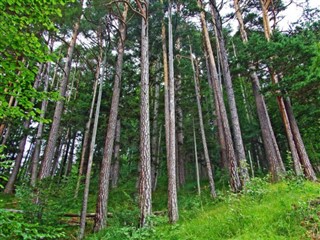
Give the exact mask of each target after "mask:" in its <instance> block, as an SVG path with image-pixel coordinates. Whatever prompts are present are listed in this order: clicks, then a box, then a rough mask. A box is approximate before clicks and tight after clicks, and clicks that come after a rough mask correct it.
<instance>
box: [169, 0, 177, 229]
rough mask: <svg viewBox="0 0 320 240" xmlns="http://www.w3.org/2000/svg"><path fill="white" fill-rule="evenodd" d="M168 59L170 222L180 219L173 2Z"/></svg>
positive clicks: (170, 7) (170, 14)
mask: <svg viewBox="0 0 320 240" xmlns="http://www.w3.org/2000/svg"><path fill="white" fill-rule="evenodd" d="M168 10H169V13H168V20H169V22H168V39H169V43H168V53H169V54H168V60H169V82H168V84H169V86H168V88H169V136H170V143H169V144H170V153H169V159H167V168H168V216H169V222H170V223H175V222H176V221H178V219H179V213H178V197H177V177H176V118H175V84H174V65H173V39H172V37H173V36H172V12H171V11H172V4H171V1H169V7H168Z"/></svg>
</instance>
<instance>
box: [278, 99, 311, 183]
mask: <svg viewBox="0 0 320 240" xmlns="http://www.w3.org/2000/svg"><path fill="white" fill-rule="evenodd" d="M284 103H285V107H286V110H287V113H288V117H289V121H290V126H291V129H292V134H293V139H294V142H295V145H296V147H297V151H298V154H299V159H300V163H301V165H302V168H303V171H304V174H305V176H306V177H307V178H308V179H309V180H311V181H316V180H317V177H316V174H315V172H314V170H313V168H312V165H311V162H310V160H309V157H308V154H307V151H306V148H305V146H304V143H303V140H302V137H301V134H300V131H299V127H298V124H297V121H296V119H295V117H294V114H293V111H292V106H291V103H290V100H289V99H288V98H286V99H284Z"/></svg>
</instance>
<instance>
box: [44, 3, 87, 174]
mask: <svg viewBox="0 0 320 240" xmlns="http://www.w3.org/2000/svg"><path fill="white" fill-rule="evenodd" d="M80 3H81V8H82V5H83V0H81V1H80ZM81 17H82V11H81V15H80V16H79V17H78V19H77V21H76V23H75V25H74V27H73V34H72V38H71V41H70V43H69V47H68V53H67V57H66V63H65V66H64V75H63V79H62V81H61V83H60V89H59V93H60V96H61V97H62V99H59V100H58V101H57V103H56V107H55V110H54V115H53V121H52V125H51V129H50V134H49V138H48V142H47V146H46V149H45V152H44V158H43V160H42V163H41V168H40V174H39V178H40V179H43V178H45V177H48V176H49V175H50V169H51V163H52V158H53V155H54V150H55V147H56V142H57V139H58V136H59V128H60V122H61V115H62V112H63V107H64V101H65V97H66V91H67V85H68V81H69V75H70V69H71V62H72V56H73V50H74V47H75V45H76V41H77V37H78V33H79V28H80V19H81Z"/></svg>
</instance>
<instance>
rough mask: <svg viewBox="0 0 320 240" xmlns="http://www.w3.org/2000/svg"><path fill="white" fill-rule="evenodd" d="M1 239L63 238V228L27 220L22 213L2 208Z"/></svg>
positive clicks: (0, 219) (0, 212) (0, 215)
mask: <svg viewBox="0 0 320 240" xmlns="http://www.w3.org/2000/svg"><path fill="white" fill-rule="evenodd" d="M0 226H1V227H0V238H1V239H62V238H64V237H66V235H65V233H64V232H63V229H62V228H61V227H56V226H50V225H49V226H42V225H39V224H38V223H33V222H30V221H28V220H26V219H25V218H24V217H23V215H22V214H20V213H12V212H8V211H6V210H2V209H0Z"/></svg>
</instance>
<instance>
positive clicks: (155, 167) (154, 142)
mask: <svg viewBox="0 0 320 240" xmlns="http://www.w3.org/2000/svg"><path fill="white" fill-rule="evenodd" d="M159 97H160V84H159V83H158V82H156V83H155V88H154V104H153V119H152V137H151V163H152V189H153V191H154V190H155V189H156V187H155V186H156V184H155V183H156V181H157V180H156V177H157V176H158V174H157V172H158V171H159V160H158V159H159V156H158V155H157V154H158V113H159Z"/></svg>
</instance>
